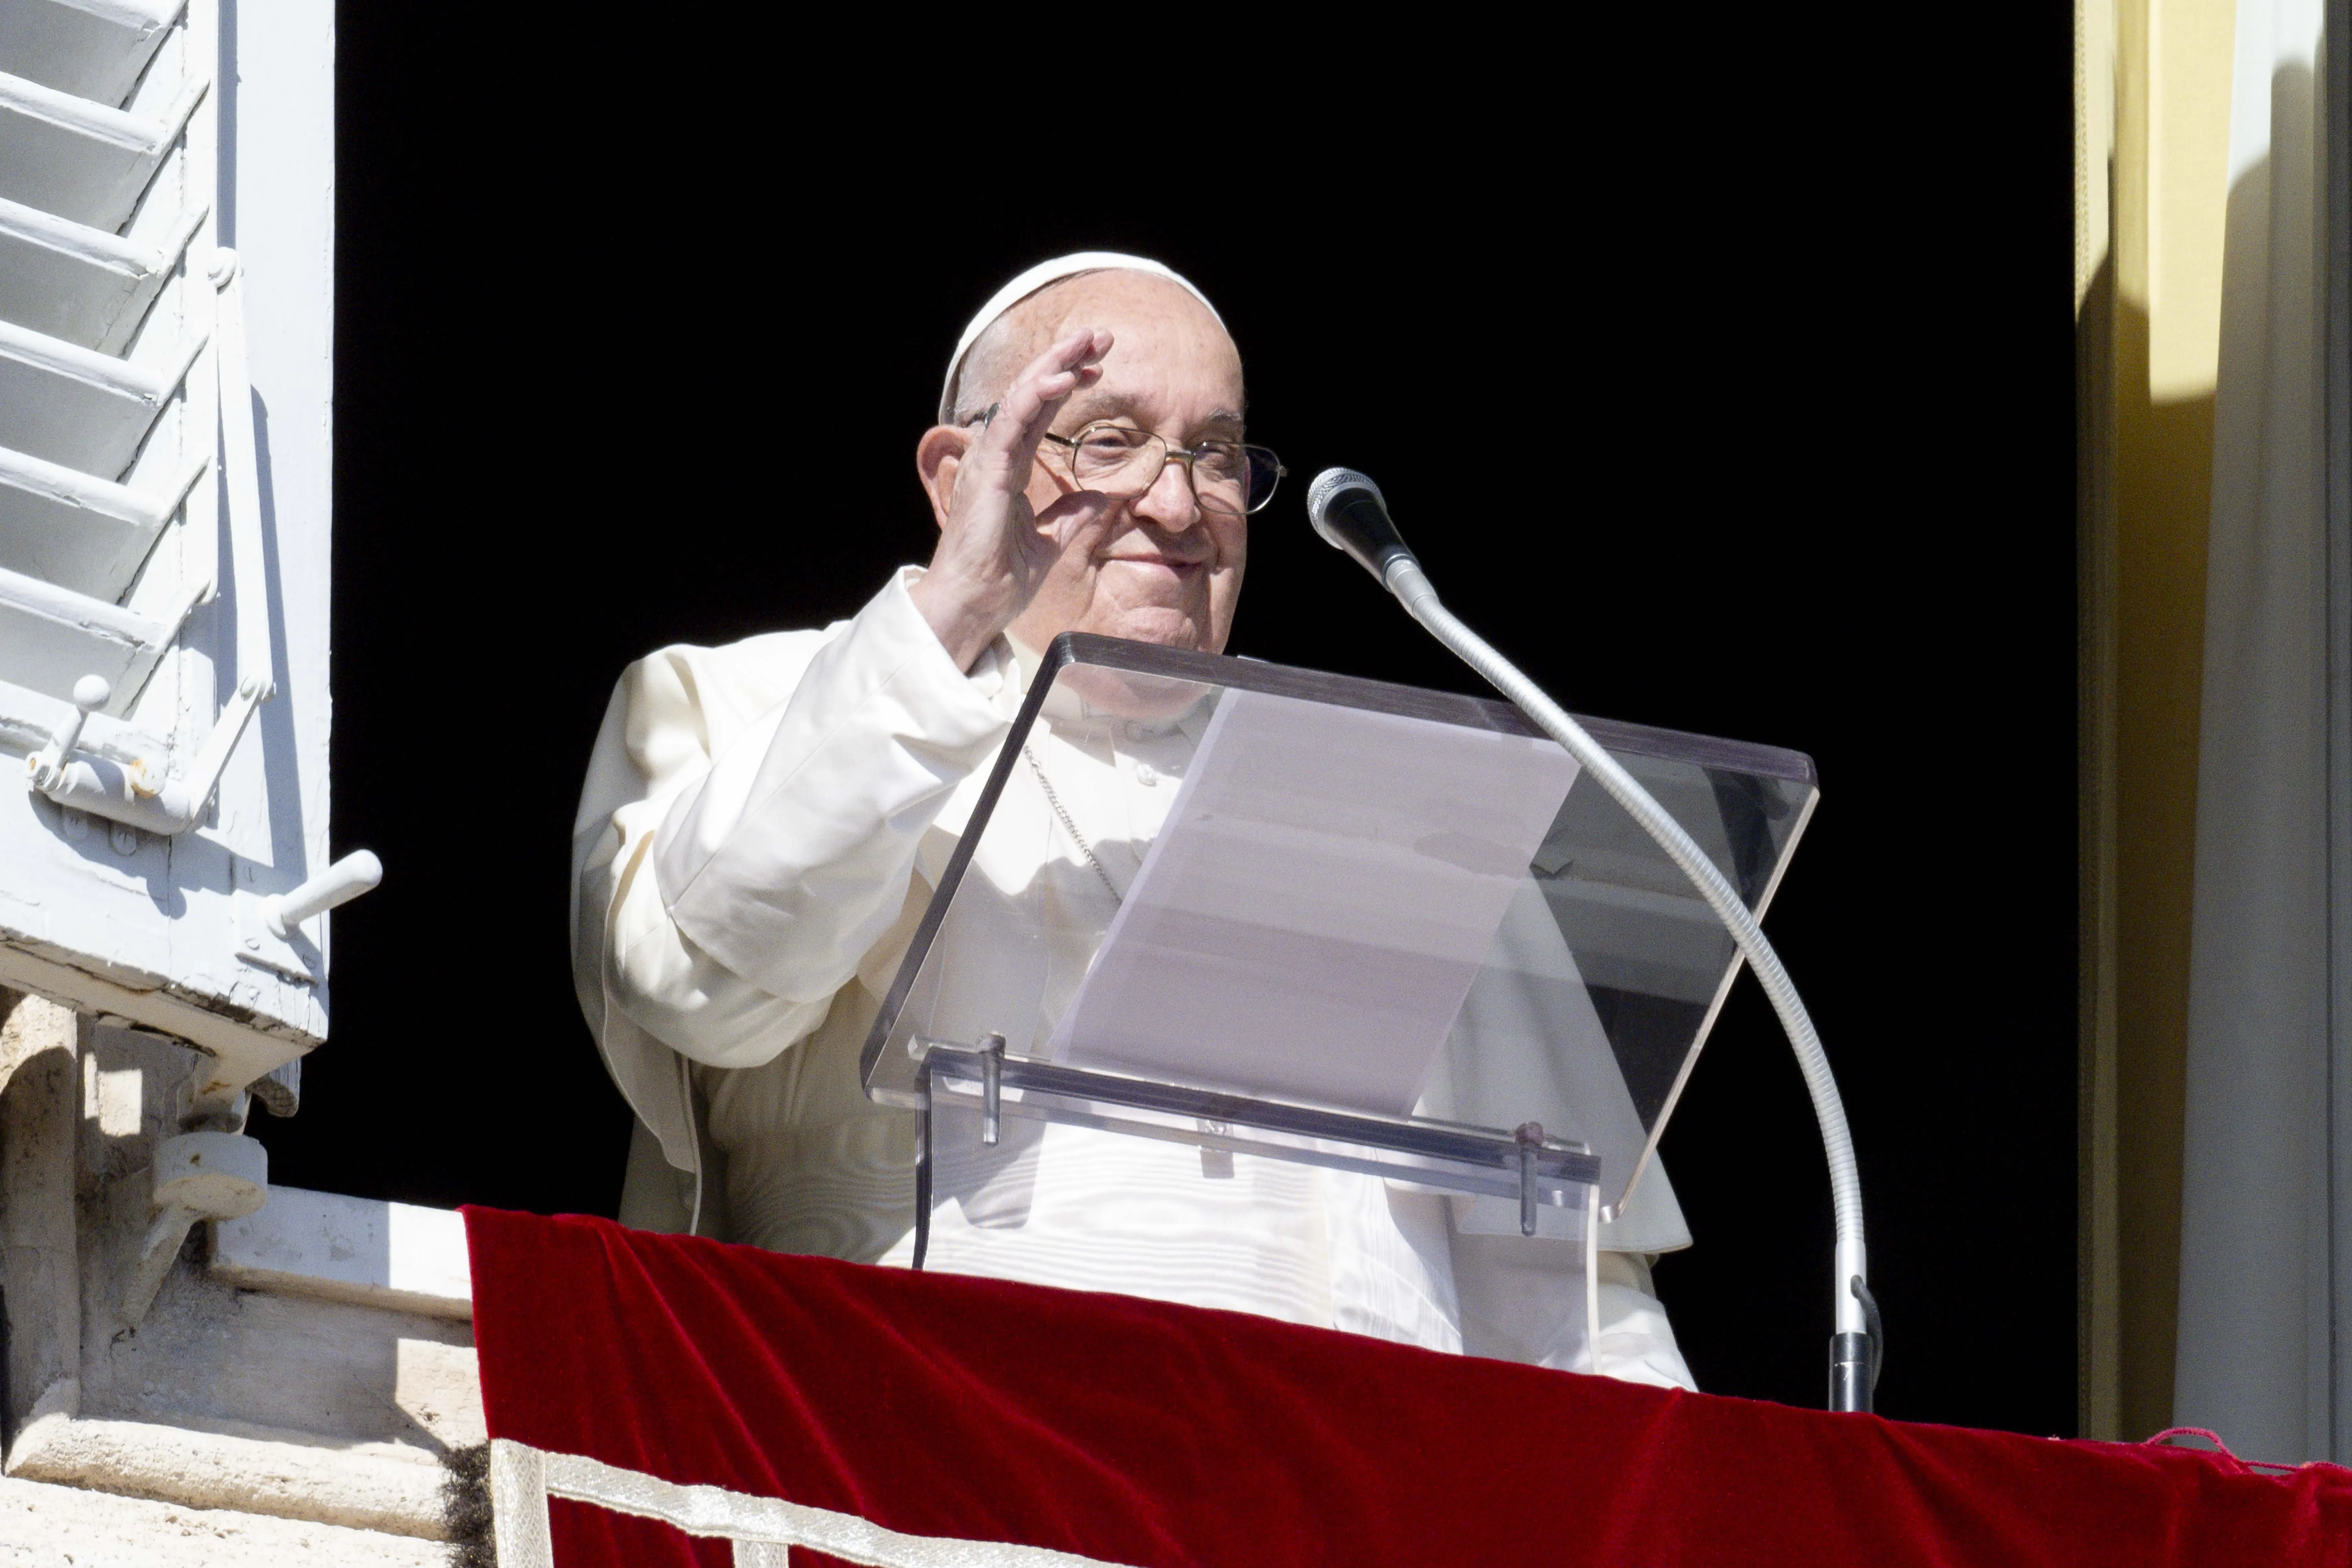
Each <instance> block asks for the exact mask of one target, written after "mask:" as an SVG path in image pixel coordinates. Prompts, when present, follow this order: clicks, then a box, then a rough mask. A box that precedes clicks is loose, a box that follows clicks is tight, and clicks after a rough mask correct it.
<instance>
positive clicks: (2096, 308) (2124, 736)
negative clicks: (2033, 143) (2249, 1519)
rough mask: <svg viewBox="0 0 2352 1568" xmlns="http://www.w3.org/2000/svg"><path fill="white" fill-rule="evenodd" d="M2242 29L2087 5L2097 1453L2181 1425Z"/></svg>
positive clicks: (2088, 806) (2088, 1431)
mask: <svg viewBox="0 0 2352 1568" xmlns="http://www.w3.org/2000/svg"><path fill="white" fill-rule="evenodd" d="M2235 24H2236V16H2235V6H2234V4H2233V0H2105V3H2104V5H2102V4H2101V3H2100V0H2079V3H2078V8H2077V29H2076V34H2077V52H2078V58H2077V116H2076V136H2077V147H2076V169H2077V180H2078V190H2077V197H2078V199H2077V204H2076V207H2077V224H2076V229H2077V234H2076V301H2077V310H2078V317H2077V325H2078V332H2079V333H2080V334H2081V337H2082V340H2083V341H2084V342H2085V343H2086V344H2088V345H2091V348H2092V352H2091V353H2089V354H2088V355H2086V356H2085V357H2084V359H2083V360H2082V362H2081V364H2082V370H2083V382H2084V384H2083V386H2082V387H2081V388H2080V393H2081V395H2082V397H2083V398H2084V401H2085V403H2086V404H2087V405H2093V406H2087V407H2086V408H2085V411H2084V412H2085V417H2084V431H2085V433H2086V438H2087V440H2088V443H2089V445H2090V446H2091V447H2092V448H2093V449H2091V450H2087V451H2086V452H2085V453H2084V462H2085V466H2086V479H2085V483H2084V536H2085V541H2086V549H2085V552H2084V566H2085V570H2084V592H2085V604H2084V612H2085V613H2084V634H2085V636H2084V647H2085V671H2086V675H2085V680H2084V703H2085V723H2084V741H2085V750H2086V756H2088V757H2089V758H2090V759H2091V763H2090V765H2087V766H2086V769H2085V773H2084V780H2085V811H2084V826H2085V833H2084V852H2085V855H2086V866H2085V876H2084V889H2085V903H2086V909H2088V910H2090V911H2091V913H2092V916H2093V918H2092V919H2091V920H2089V921H2087V922H2086V927H2085V931H2084V944H2085V963H2084V982H2085V994H2086V998H2088V1002H2087V1005H2086V1008H2085V1016H2084V1051H2085V1072H2084V1085H2085V1089H2086V1093H2085V1104H2084V1160H2085V1167H2086V1169H2085V1184H2084V1215H2083V1217H2084V1270H2083V1275H2084V1286H2085V1294H2086V1298H2087V1300H2086V1302H2085V1312H2084V1330H2085V1336H2084V1337H2085V1341H2086V1343H2085V1344H2084V1347H2083V1348H2084V1370H2085V1376H2084V1435H2085V1436H2107V1437H2118V1436H2119V1437H2125V1438H2137V1437H2143V1436H2147V1435H2148V1434H2149V1433H2152V1432H2155V1431H2157V1430H2159V1429H2161V1428H2162V1427H2165V1426H2170V1425H2171V1407H2172V1358H2173V1329H2174V1321H2175V1316H2176V1307H2177V1301H2178V1293H2179V1284H2178V1280H2179V1251H2180V1132H2181V1093H2182V1073H2183V1067H2184V1062H2185V1058H2186V1048H2187V1030H2188V1005H2189V906H2190V893H2191V873H2192V868H2193V862H2194V851H2195V840H2196V794H2197V787H2196V786H2197V732H2198V704H2199V689H2200V677H2201V670H2202V665H2203V649H2204V618H2205V536H2206V516H2207V510H2208V506H2209V502H2210V487H2211V468H2212V436H2213V384H2214V365H2215V358H2216V353H2217V351H2218V344H2219V336H2220V317H2221V239H2222V231H2223V221H2224V216H2225V209H2226V205H2227V196H2228V191H2227V159H2228V152H2229V111H2230V73H2231V54H2232V42H2233V30H2234V27H2235ZM2102 47H2105V49H2106V50H2107V51H2109V53H2110V55H2111V58H2110V59H2109V60H2108V61H2107V62H2105V69H2106V70H2107V71H2110V72H2111V73H2112V75H2111V77H2110V78H2108V79H2106V80H2105V81H2102V80H2100V79H2098V78H2099V73H2100V72H2101V69H2102V62H2100V61H2099V60H2098V59H2097V58H2096V56H2097V54H2098V53H2099V51H2100V50H2101V48H2102ZM2102 88H2105V89H2106V90H2105V92H2102V91H2101V90H2100V89H2102ZM2102 98H2105V99H2106V100H2107V101H2106V102H2105V103H2104V104H2103V103H2102V102H2101V101H2100V100H2101V99H2102ZM2109 115H2111V116H2112V118H2111V119H2108V118H2107V116H2109ZM2103 121H2104V123H2103ZM2102 141H2104V142H2105V143H2106V153H2107V156H2106V158H2105V160H2104V162H2105V163H2106V169H2105V174H2106V180H2105V184H2106V191H2105V197H2106V199H2105V202H2102V201H2100V200H2099V195H2100V193H2098V192H2097V191H2095V190H2093V191H2090V192H2088V193H2086V192H2085V191H2084V189H2083V188H2082V182H2083V181H2084V179H2085V178H2086V177H2087V178H2088V179H2090V180H2092V181H2096V180H2097V178H2098V175H2099V174H2100V170H2099V169H2098V167H2097V165H2098V163H2101V162H2102V161H2103V160H2101V159H2099V158H2098V157H2097V156H2096V153H2097V152H2098V151H2099V148H2098V143H2099V142H2102ZM2094 318H2097V319H2094ZM2102 380H2104V382H2105V385H2100V384H2099V383H2100V382H2101V381H2102Z"/></svg>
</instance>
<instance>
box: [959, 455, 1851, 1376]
mask: <svg viewBox="0 0 2352 1568" xmlns="http://www.w3.org/2000/svg"><path fill="white" fill-rule="evenodd" d="M1307 518H1308V520H1309V521H1312V522H1313V523H1314V524H1315V531H1316V532H1318V533H1319V534H1321V535H1322V536H1323V540H1324V542H1326V543H1327V544H1328V545H1330V546H1331V547H1332V548H1333V549H1334V550H1344V551H1346V552H1348V553H1349V554H1350V555H1352V556H1354V557H1355V558H1356V561H1357V563H1358V564H1360V565H1361V566H1362V567H1363V568H1364V570H1365V571H1367V572H1370V574H1372V575H1373V576H1375V577H1378V578H1379V579H1380V580H1381V586H1382V587H1383V588H1386V589H1387V590H1388V591H1389V592H1390V593H1391V594H1393V595H1396V597H1397V599H1398V601H1399V602H1400V603H1401V604H1402V605H1404V610H1405V614H1407V615H1409V616H1412V618H1413V619H1414V620H1416V621H1419V622H1420V623H1421V624H1422V626H1424V627H1426V628H1427V629H1428V631H1429V634H1430V635H1431V636H1432V637H1435V638H1436V639H1437V640H1438V641H1439V642H1441V643H1443V644H1444V645H1445V647H1447V648H1449V649H1451V650H1452V651H1453V653H1454V655H1455V656H1456V657H1457V658H1460V659H1461V660H1462V661H1463V662H1464V663H1465V664H1467V665H1468V666H1469V667H1470V668H1473V669H1475V670H1476V671H1477V672H1478V673H1479V674H1480V675H1482V676H1485V677H1486V679H1487V681H1488V682H1490V683H1491V684H1492V685H1493V686H1494V687H1495V688H1496V689H1497V690H1499V691H1501V692H1502V694H1503V695H1504V696H1506V697H1507V698H1509V699H1510V700H1511V701H1512V702H1513V703H1515V704H1516V705H1517V707H1518V709H1519V710H1520V711H1521V712H1523V713H1525V714H1526V715H1527V716H1528V718H1529V719H1531V720H1533V721H1535V724H1536V728H1538V729H1539V730H1541V731H1543V732H1544V733H1545V734H1547V735H1549V736H1550V737H1551V738H1552V739H1553V740H1555V741H1557V742H1559V744H1560V747H1561V749H1562V750H1564V751H1566V752H1568V754H1569V755H1570V756H1572V757H1574V758H1575V759H1576V760H1577V761H1578V762H1579V763H1581V764H1582V765H1583V767H1584V770H1585V771H1586V772H1587V773H1591V775H1592V777H1593V779H1594V781H1595V782H1596V783H1598V784H1600V785H1601V788H1602V789H1603V790H1605V791H1607V792H1608V794H1609V795H1611V797H1612V798H1613V799H1614V800H1615V801H1616V802H1617V803H1618V804H1619V805H1622V806H1623V807H1624V808H1625V809H1626V811H1627V812H1628V813H1630V814H1631V815H1632V816H1633V820H1634V821H1636V822H1638V823H1640V824H1641V826H1642V827H1643V830H1644V831H1646V832H1647V833H1648V834H1649V835H1650V837H1652V838H1654V839H1655V840H1656V841H1657V845H1658V847H1659V848H1661V849H1663V850H1664V851H1665V854H1666V858H1668V859H1669V860H1672V861H1673V862H1674V863H1675V866H1676V867H1678V868H1680V869H1681V870H1682V872H1683V874H1684V875H1685V877H1687V878H1689V879H1690V880H1691V882H1692V884H1693V885H1694V886H1695V887H1696V889H1697V891H1698V894H1699V896H1700V897H1701V898H1702V899H1704V900H1706V903H1707V906H1708V907H1709V908H1710V909H1712V910H1714V911H1715V913H1716V918H1717V919H1718V920H1719V921H1722V922H1723V925H1724V928H1725V929H1726V930H1727V931H1729V932H1730V933H1731V940H1732V942H1734V943H1735V944H1737V945H1738V949H1739V952H1740V953H1741V955H1742V956H1743V957H1745V958H1746V959H1747V960H1748V967H1749V968H1750V969H1751V970H1752V971H1753V972H1754V973H1755V975H1756V978H1757V979H1758V980H1759V982H1761V983H1762V984H1763V987H1764V994H1765V995H1766V996H1767V997H1769V999H1770V1000H1771V1003H1772V1008H1773V1011H1774V1012H1776V1013H1778V1014H1779V1015H1780V1026H1781V1029H1782V1030H1783V1032H1785V1033H1786V1034H1787V1035H1788V1037H1789V1046H1790V1049H1791V1050H1793V1051H1794V1052H1795V1053H1796V1058H1797V1063H1798V1066H1799V1067H1800V1068H1801V1069H1802V1070H1803V1072H1804V1075H1805V1087H1806V1088H1807V1089H1809V1090H1810V1091H1811V1095H1812V1100H1813V1114H1814V1117H1815V1119H1816V1120H1817V1121H1820V1123H1821V1129H1822V1151H1823V1152H1824V1153H1826V1154H1827V1156H1828V1158H1829V1167H1830V1200H1831V1207H1832V1212H1833V1214H1834V1215H1835V1219H1836V1226H1837V1249H1836V1253H1835V1262H1834V1264H1833V1266H1832V1267H1833V1272H1832V1300H1835V1301H1836V1303H1837V1307H1836V1324H1835V1328H1836V1331H1835V1332H1834V1333H1833V1334H1832V1336H1831V1339H1830V1408H1831V1409H1832V1410H1868V1409H1869V1408H1870V1406H1871V1395H1872V1392H1873V1389H1874V1386H1875V1384H1877V1381H1878V1365H1879V1360H1880V1355H1881V1352H1882V1351H1883V1349H1884V1347H1885V1342H1886V1337H1885V1329H1884V1328H1883V1327H1881V1326H1880V1324H1879V1321H1878V1306H1877V1303H1876V1302H1875V1301H1874V1300H1872V1299H1871V1295H1870V1283H1869V1253H1868V1250H1867V1248H1866V1247H1865V1245H1864V1237H1863V1223H1862V1176H1861V1173H1859V1172H1858V1171H1857V1170H1856V1168H1855V1165H1854V1157H1853V1132H1852V1131H1851V1130H1850V1129H1849V1128H1848V1127H1847V1125H1846V1119H1845V1107H1844V1104H1843V1102H1842V1101H1841V1100H1839V1098H1838V1089H1837V1079H1836V1076H1835V1075H1834V1074H1832V1072H1831V1071H1830V1062H1829V1057H1828V1055H1827V1054H1826V1053H1825V1052H1824V1051H1823V1050H1822V1038H1821V1035H1820V1033H1819V1032H1818V1031H1817V1030H1815V1029H1814V1027H1813V1020H1812V1016H1811V1014H1809V1013H1808V1012H1806V1011H1805V1004H1804V1000H1803V998H1801V996H1799V995H1798V994H1797V985H1796V982H1794V981H1792V980H1790V978H1789V972H1788V970H1787V969H1786V968H1784V967H1783V966H1782V965H1781V963H1780V954H1778V953H1776V952H1773V951H1772V944H1771V942H1769V940H1767V938H1766V937H1765V935H1764V930H1763V928H1762V927H1761V926H1759V925H1758V924H1757V923H1756V917H1755V915H1754V914H1753V913H1751V912H1750V911H1749V910H1748V905H1747V903H1746V901H1745V900H1742V899H1741V898H1740V896H1739V894H1738V891H1737V890H1736V889H1733V887H1732V885H1731V883H1730V882H1729V881H1728V880H1727V879H1726V878H1725V877H1724V875H1723V872H1722V870H1721V869H1720V868H1717V865H1716V863H1715V862H1714V861H1713V860H1711V859H1709V858H1707V854H1706V850H1704V849H1701V848H1700V847H1698V844H1697V843H1696V841H1695V840H1694V839H1693V838H1692V837H1691V836H1690V834H1689V833H1688V832H1687V831H1686V830H1685V828H1684V827H1683V826H1682V824H1681V823H1679V822H1677V821H1675V818H1674V816H1672V815H1671V814H1670V813H1669V812H1668V811H1667V810H1666V808H1665V807H1664V806H1663V805H1659V804H1658V802H1657V800H1656V798H1655V797H1654V796H1653V795H1651V794H1650V792H1649V791H1648V790H1646V789H1644V788H1643V787H1642V783H1641V781H1640V780H1638V779H1636V778H1635V777H1634V776H1633V774H1632V773H1628V772H1627V771H1626V770H1625V767H1624V764H1623V763H1620V762H1618V761H1617V759H1616V758H1614V757H1612V756H1611V755H1610V754H1609V753H1608V752H1605V751H1603V750H1602V749H1601V745H1600V743H1599V742H1595V741H1594V740H1593V738H1592V737H1591V735H1588V734H1586V733H1585V731H1584V726H1583V725H1581V724H1579V723H1578V722H1577V721H1575V720H1574V719H1572V718H1570V716H1569V714H1568V711H1567V710H1565V709H1563V708H1561V707H1560V706H1559V703H1557V702H1554V701H1553V700H1551V699H1550V698H1549V696H1547V695H1545V693H1544V689H1543V688H1541V687H1540V686H1538V685H1537V684H1536V683H1535V682H1534V681H1532V680H1529V679H1528V678H1527V676H1526V675H1525V674H1523V673H1522V672H1521V671H1520V669H1519V668H1518V667H1517V665H1515V664H1513V663H1512V662H1511V661H1510V660H1508V659H1507V658H1504V657H1503V656H1502V655H1501V654H1500V653H1497V652H1496V650H1495V648H1494V647H1493V645H1492V644H1490V643H1488V642H1487V641H1486V639H1485V638H1484V637H1480V636H1479V635H1478V634H1477V633H1476V632H1474V631H1472V630H1471V629H1470V628H1469V627H1468V626H1465V625H1463V624H1462V621H1461V620H1460V618H1459V617H1457V616H1455V615H1454V613H1453V612H1452V611H1451V610H1448V609H1447V608H1446V607H1445V606H1444V605H1442V604H1440V603H1439V602H1438V598H1437V590H1436V588H1435V587H1433V586H1432V585H1431V584H1430V581H1429V578H1428V575H1427V574H1424V573H1423V571H1422V569H1421V563H1420V562H1419V561H1418V560H1416V559H1414V557H1413V553H1412V551H1411V550H1409V549H1407V548H1406V546H1405V542H1404V538H1403V536H1402V534H1400V533H1398V532H1397V526H1396V524H1395V523H1394V522H1393V521H1391V520H1390V517H1389V503H1388V500H1387V499H1386V498H1385V497H1383V496H1382V495H1381V487H1380V486H1378V485H1376V484H1374V483H1372V481H1371V480H1370V479H1367V478H1366V477H1365V476H1364V475H1362V474H1360V473H1358V472H1356V470H1355V469H1353V468H1326V469H1324V470H1323V471H1322V472H1321V473H1319V474H1318V475H1316V476H1315V482H1314V483H1313V484H1311V485H1309V486H1307ZM918 1212H928V1211H921V1210H919V1211H918Z"/></svg>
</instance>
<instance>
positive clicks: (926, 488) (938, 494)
mask: <svg viewBox="0 0 2352 1568" xmlns="http://www.w3.org/2000/svg"><path fill="white" fill-rule="evenodd" d="M972 438H973V433H972V431H971V428H970V427H969V426H955V425H934V426H931V427H930V428H929V429H928V430H926V431H924V432H923V438H922V439H921V440H919V441H918V442H916V443H915V477H916V478H917V479H920V480H922V482H923V493H924V494H925V495H928V496H929V497H930V498H931V521H933V522H936V523H937V524H939V526H940V527H941V528H945V527H947V525H948V509H949V508H950V506H952V505H953V504H954V503H955V488H956V476H957V475H958V474H959V473H961V472H962V471H963V459H964V454H965V453H967V452H969V451H971V443H972Z"/></svg>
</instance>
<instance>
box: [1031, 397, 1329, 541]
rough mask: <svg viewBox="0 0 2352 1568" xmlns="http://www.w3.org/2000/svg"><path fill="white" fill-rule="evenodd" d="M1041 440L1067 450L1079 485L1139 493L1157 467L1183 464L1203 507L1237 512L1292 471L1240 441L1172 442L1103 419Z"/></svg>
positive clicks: (1260, 501) (1262, 499) (1255, 504)
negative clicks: (1183, 444)
mask: <svg viewBox="0 0 2352 1568" xmlns="http://www.w3.org/2000/svg"><path fill="white" fill-rule="evenodd" d="M1045 439H1046V440H1048V441H1051V442H1053V443H1054V444H1055V446H1057V447H1066V448H1067V450H1068V461H1069V465H1070V477H1071V478H1072V479H1075V480H1076V481H1077V485H1078V488H1079V489H1087V490H1095V491H1098V492H1100V493H1101V494H1104V495H1110V496H1120V497H1126V496H1139V495H1141V494H1142V493H1143V492H1144V491H1146V490H1148V489H1150V488H1151V487H1152V486H1154V485H1156V484H1158V483H1159V482H1160V470H1162V469H1163V468H1167V466H1168V465H1169V464H1170V463H1171V462H1175V463H1181V464H1183V465H1184V470H1185V473H1186V475H1187V477H1188V478H1190V479H1192V494H1193V496H1194V497H1195V498H1196V499H1198V500H1199V501H1200V503H1201V510H1202V511H1214V512H1223V513H1224V514H1226V515H1228V516H1232V517H1241V516H1244V515H1246V514H1247V513H1250V512H1254V511H1256V510H1258V509H1259V508H1261V507H1263V506H1265V503H1266V502H1268V501H1270V500H1273V499H1274V487H1275V486H1276V485H1278V484H1280V483H1281V482H1282V476H1283V475H1285V474H1286V473H1288V472H1289V471H1290V470H1289V469H1287V468H1284V467H1283V466H1282V459H1281V458H1277V457H1276V456H1275V455H1274V453H1273V452H1272V451H1270V450H1268V449H1267V448H1266V447H1251V446H1245V445H1244V444H1243V443H1242V442H1239V441H1203V442H1202V443H1201V444H1200V445H1199V446H1197V447H1171V446H1170V445H1169V444H1168V440H1167V438H1166V437H1161V436H1155V435H1153V434H1152V433H1151V432H1150V431H1149V430H1138V429H1135V428H1133V427H1132V426H1126V425H1114V424H1111V423H1109V422H1108V421H1101V422H1097V423H1096V424H1093V425H1089V426H1087V427H1086V428H1084V429H1082V430H1080V431H1079V432H1078V433H1077V434H1076V435H1075V436H1055V435H1054V434H1052V433H1050V432H1048V433H1047V435H1046V437H1045Z"/></svg>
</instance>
